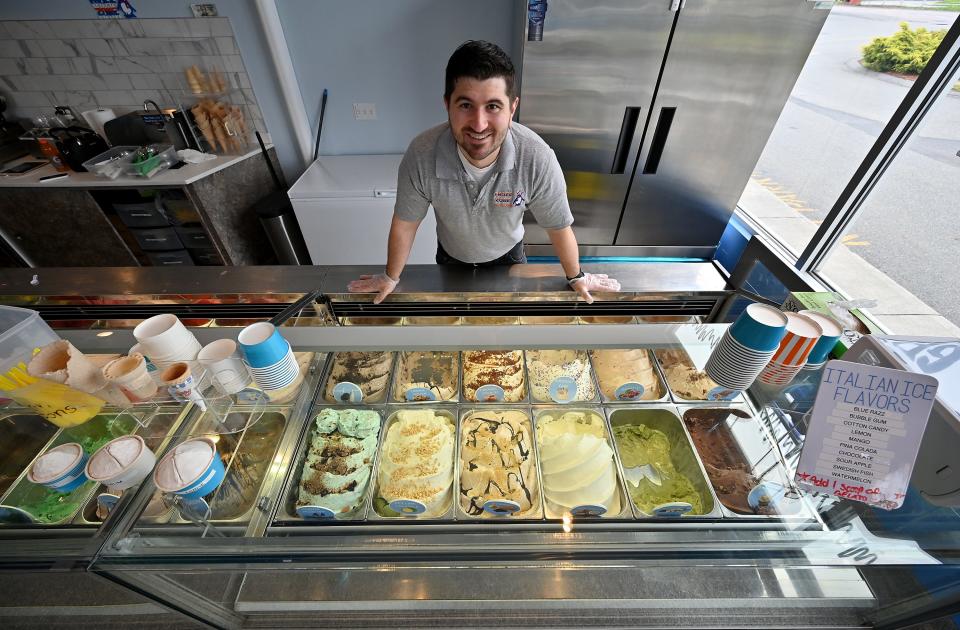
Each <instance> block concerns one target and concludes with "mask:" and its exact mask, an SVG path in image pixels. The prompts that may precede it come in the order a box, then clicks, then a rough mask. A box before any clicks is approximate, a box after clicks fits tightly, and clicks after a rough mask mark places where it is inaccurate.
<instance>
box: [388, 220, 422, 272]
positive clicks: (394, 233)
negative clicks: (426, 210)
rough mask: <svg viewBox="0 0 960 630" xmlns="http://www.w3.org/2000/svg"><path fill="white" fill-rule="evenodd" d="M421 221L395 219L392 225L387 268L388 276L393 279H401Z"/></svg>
mask: <svg viewBox="0 0 960 630" xmlns="http://www.w3.org/2000/svg"><path fill="white" fill-rule="evenodd" d="M419 227H420V221H403V220H402V219H398V218H397V217H393V221H392V222H391V223H390V236H389V238H388V239H387V267H386V274H387V275H388V276H390V277H391V278H393V279H399V278H400V274H401V273H402V272H403V268H404V267H405V266H406V264H407V259H408V258H409V257H410V250H411V249H413V240H414V238H415V237H416V235H417V228H419Z"/></svg>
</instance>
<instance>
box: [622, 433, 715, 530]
mask: <svg viewBox="0 0 960 630" xmlns="http://www.w3.org/2000/svg"><path fill="white" fill-rule="evenodd" d="M613 439H614V441H615V442H616V444H617V451H618V452H619V453H620V463H621V464H623V469H624V470H629V469H630V468H633V467H635V466H644V465H648V464H649V465H650V466H652V467H653V469H654V470H655V471H656V472H657V473H659V476H660V485H657V484H656V483H654V482H653V481H651V480H650V479H649V478H647V477H644V478H643V479H641V480H640V482H639V483H637V484H634V483H632V482H630V481H628V482H627V492H629V493H630V498H631V499H632V500H633V502H634V504H635V505H636V506H637V507H638V508H640V510H641V511H642V512H644V513H646V514H653V510H654V508H656V507H657V506H659V505H663V504H665V503H677V502H680V503H689V504H690V505H691V506H692V507H693V509H692V510H691V514H703V502H702V501H701V500H700V495H699V493H698V492H697V491H696V490H695V489H694V487H693V483H692V482H691V481H690V480H689V479H688V478H687V477H686V476H684V475H683V474H681V473H680V472H678V471H677V469H676V468H675V467H674V465H673V461H672V460H671V458H670V454H671V451H672V447H671V445H670V439H669V438H668V437H667V435H666V434H665V433H664V432H663V431H659V430H657V429H653V428H651V427H648V426H647V425H645V424H622V425H620V426H616V427H614V428H613Z"/></svg>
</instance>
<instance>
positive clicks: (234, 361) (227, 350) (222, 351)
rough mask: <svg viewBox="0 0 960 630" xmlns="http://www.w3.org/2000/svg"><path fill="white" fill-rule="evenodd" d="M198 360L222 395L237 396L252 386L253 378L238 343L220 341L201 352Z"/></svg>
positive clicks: (228, 340) (208, 345) (212, 343)
mask: <svg viewBox="0 0 960 630" xmlns="http://www.w3.org/2000/svg"><path fill="white" fill-rule="evenodd" d="M197 360H198V361H199V362H200V365H202V366H203V367H204V368H205V369H206V370H207V371H208V372H210V378H211V381H212V383H213V386H214V387H216V388H217V391H219V392H220V393H221V394H236V393H237V392H239V391H240V390H242V389H243V388H245V387H246V386H247V385H249V384H250V381H251V378H252V377H251V376H250V372H249V371H248V370H247V366H246V364H244V362H243V359H241V358H240V354H239V352H238V350H237V342H236V341H234V340H232V339H218V340H216V341H214V342H211V343H208V344H207V345H205V346H204V347H203V349H202V350H200V353H199V354H198V355H197Z"/></svg>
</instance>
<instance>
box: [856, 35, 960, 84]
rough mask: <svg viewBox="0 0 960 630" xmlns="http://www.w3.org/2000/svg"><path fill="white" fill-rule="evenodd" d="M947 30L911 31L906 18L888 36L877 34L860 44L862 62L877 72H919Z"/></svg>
mask: <svg viewBox="0 0 960 630" xmlns="http://www.w3.org/2000/svg"><path fill="white" fill-rule="evenodd" d="M946 34H947V31H928V30H927V29H925V28H918V29H917V30H915V31H913V30H910V26H909V25H908V24H907V23H906V22H900V30H899V31H897V32H896V33H894V34H893V35H891V36H890V37H878V38H876V39H874V40H873V41H872V42H870V43H869V44H867V45H866V46H864V47H863V65H865V66H866V67H868V68H870V69H871V70H876V71H877V72H899V73H901V74H920V72H921V71H922V70H923V69H924V67H926V65H927V62H928V61H930V57H932V56H933V52H934V51H935V50H936V49H937V46H939V45H940V42H942V41H943V37H944V35H946Z"/></svg>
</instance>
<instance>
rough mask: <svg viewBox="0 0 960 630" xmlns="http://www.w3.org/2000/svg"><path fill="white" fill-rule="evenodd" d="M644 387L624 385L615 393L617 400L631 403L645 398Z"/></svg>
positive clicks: (632, 384) (633, 384)
mask: <svg viewBox="0 0 960 630" xmlns="http://www.w3.org/2000/svg"><path fill="white" fill-rule="evenodd" d="M644 391H645V390H644V387H643V385H641V384H640V383H624V384H623V385H621V386H620V387H618V388H617V389H616V390H614V392H613V397H614V398H616V399H617V400H622V401H625V402H629V401H631V400H640V399H641V398H643V392H644Z"/></svg>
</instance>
